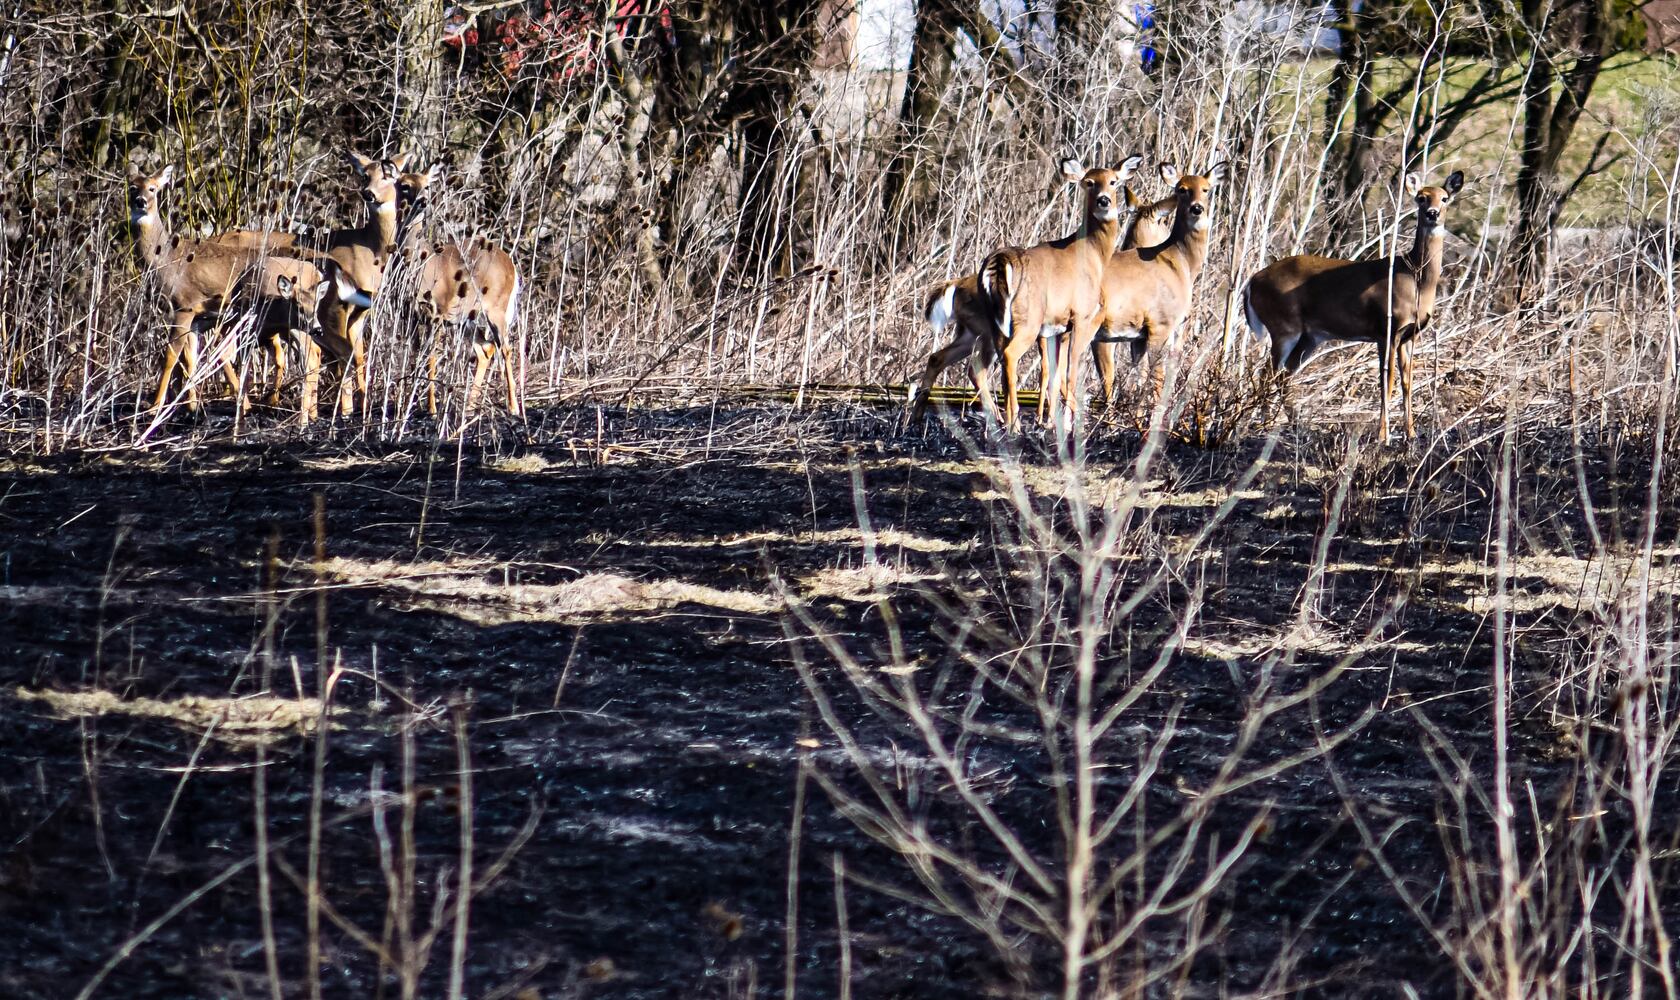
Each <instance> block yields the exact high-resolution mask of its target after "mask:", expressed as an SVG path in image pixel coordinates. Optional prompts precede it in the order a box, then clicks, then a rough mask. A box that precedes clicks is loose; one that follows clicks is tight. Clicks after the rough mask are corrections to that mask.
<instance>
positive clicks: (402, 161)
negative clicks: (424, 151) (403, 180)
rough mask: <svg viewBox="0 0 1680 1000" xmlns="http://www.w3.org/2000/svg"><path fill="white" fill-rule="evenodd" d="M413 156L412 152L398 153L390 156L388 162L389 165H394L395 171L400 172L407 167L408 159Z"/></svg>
mask: <svg viewBox="0 0 1680 1000" xmlns="http://www.w3.org/2000/svg"><path fill="white" fill-rule="evenodd" d="M413 158H414V154H412V153H398V154H397V155H396V156H393V157H391V159H390V160H389V161H388V162H389V163H390V164H391V166H393V167H395V168H396V171H397V173H399V174H400V173H402V172H403V171H405V170H407V169H408V161H409V160H411V159H413Z"/></svg>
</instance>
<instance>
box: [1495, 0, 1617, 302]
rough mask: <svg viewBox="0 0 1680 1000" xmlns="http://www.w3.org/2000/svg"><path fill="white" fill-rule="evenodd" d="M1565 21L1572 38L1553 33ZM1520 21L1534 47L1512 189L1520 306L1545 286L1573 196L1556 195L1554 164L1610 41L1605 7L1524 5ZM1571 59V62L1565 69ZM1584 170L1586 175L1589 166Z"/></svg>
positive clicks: (1562, 191) (1595, 1) (1597, 3)
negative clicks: (1555, 235) (1572, 20)
mask: <svg viewBox="0 0 1680 1000" xmlns="http://www.w3.org/2000/svg"><path fill="white" fill-rule="evenodd" d="M1570 14H1575V15H1576V16H1577V17H1578V20H1577V22H1576V23H1577V24H1578V26H1579V27H1578V30H1576V31H1566V30H1561V29H1558V28H1557V24H1558V22H1559V20H1562V19H1565V18H1567V17H1568V15H1570ZM1522 17H1523V20H1524V22H1525V24H1526V25H1527V27H1528V30H1529V37H1531V38H1533V39H1535V40H1536V44H1535V45H1534V46H1533V48H1532V50H1531V53H1530V57H1529V58H1530V66H1529V72H1528V74H1527V76H1526V77H1525V78H1524V80H1523V84H1522V95H1521V99H1520V103H1521V107H1522V113H1523V139H1522V149H1521V150H1520V151H1519V152H1520V160H1521V165H1520V166H1519V168H1518V170H1517V182H1516V193H1517V223H1516V230H1515V232H1514V234H1513V236H1512V248H1511V249H1512V261H1511V267H1512V279H1513V281H1512V286H1511V287H1512V289H1513V291H1514V293H1515V295H1516V297H1517V298H1518V299H1519V300H1526V299H1528V298H1529V297H1531V296H1532V295H1533V294H1535V293H1536V292H1537V291H1539V290H1540V288H1541V287H1542V286H1543V284H1544V282H1545V278H1546V271H1547V268H1548V265H1549V263H1550V251H1551V239H1552V231H1553V230H1554V229H1555V228H1556V226H1557V220H1558V216H1559V215H1560V214H1561V213H1562V211H1563V206H1564V203H1565V202H1566V201H1567V200H1568V197H1569V195H1570V194H1571V193H1573V191H1574V190H1575V185H1573V184H1572V185H1569V186H1568V187H1566V188H1565V187H1560V185H1559V183H1558V164H1559V163H1560V162H1561V161H1562V159H1563V153H1564V150H1565V149H1567V148H1568V146H1569V141H1570V139H1571V138H1572V137H1573V136H1574V134H1575V127H1576V125H1577V124H1579V122H1580V120H1581V113H1582V112H1583V111H1584V110H1586V104H1587V98H1588V97H1589V96H1590V95H1591V94H1592V89H1593V86H1594V85H1595V84H1596V83H1597V82H1598V77H1599V74H1600V73H1602V72H1603V70H1604V62H1605V60H1606V59H1607V58H1608V57H1609V55H1610V49H1611V47H1612V45H1613V44H1614V38H1613V33H1612V30H1611V27H1612V25H1611V21H1612V18H1611V10H1610V0H1590V2H1587V3H1583V4H1578V5H1574V6H1572V7H1570V8H1566V9H1565V10H1564V11H1562V12H1560V11H1558V10H1557V9H1555V8H1554V7H1553V5H1551V4H1549V3H1543V2H1541V0H1524V3H1523V8H1522ZM1569 36H1573V37H1572V38H1571V37H1569ZM1571 51H1572V52H1574V53H1575V56H1574V61H1573V62H1570V63H1568V64H1567V65H1564V62H1565V60H1566V59H1567V58H1568V56H1567V53H1568V52H1571ZM1554 92H1555V94H1554ZM1587 169H1588V170H1591V169H1592V164H1590V163H1589V164H1588V167H1587Z"/></svg>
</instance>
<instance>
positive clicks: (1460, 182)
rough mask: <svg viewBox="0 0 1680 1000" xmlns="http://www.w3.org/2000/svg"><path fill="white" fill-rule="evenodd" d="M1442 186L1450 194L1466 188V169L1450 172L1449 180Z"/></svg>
mask: <svg viewBox="0 0 1680 1000" xmlns="http://www.w3.org/2000/svg"><path fill="white" fill-rule="evenodd" d="M1441 188H1442V189H1443V190H1444V191H1446V192H1447V194H1448V195H1449V196H1451V195H1456V194H1458V192H1460V191H1462V190H1464V171H1462V170H1454V171H1453V172H1452V173H1450V174H1448V175H1447V182H1446V183H1445V184H1442V185H1441Z"/></svg>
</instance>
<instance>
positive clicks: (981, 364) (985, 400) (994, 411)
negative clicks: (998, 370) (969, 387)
mask: <svg viewBox="0 0 1680 1000" xmlns="http://www.w3.org/2000/svg"><path fill="white" fill-rule="evenodd" d="M996 357H997V348H996V347H994V346H993V344H992V339H991V337H989V336H981V337H979V338H977V339H976V340H975V343H974V351H973V353H972V354H970V355H969V356H968V377H969V380H970V381H972V382H973V383H974V395H975V397H976V398H978V399H979V400H980V409H981V410H982V411H983V412H984V413H985V414H986V420H987V422H988V423H990V424H996V423H998V420H999V418H998V408H997V401H996V400H994V399H993V398H992V385H991V378H992V361H993V359H995V358H996Z"/></svg>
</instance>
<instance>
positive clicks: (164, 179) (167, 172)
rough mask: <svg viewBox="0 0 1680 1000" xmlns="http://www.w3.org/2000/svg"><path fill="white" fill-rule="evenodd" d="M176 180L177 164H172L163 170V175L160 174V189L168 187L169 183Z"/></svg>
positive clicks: (158, 178)
mask: <svg viewBox="0 0 1680 1000" xmlns="http://www.w3.org/2000/svg"><path fill="white" fill-rule="evenodd" d="M174 179H175V164H173V163H171V164H170V165H169V166H167V167H164V168H163V173H160V174H158V175H157V182H158V187H160V188H161V187H168V186H169V182H170V181H172V180H174Z"/></svg>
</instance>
